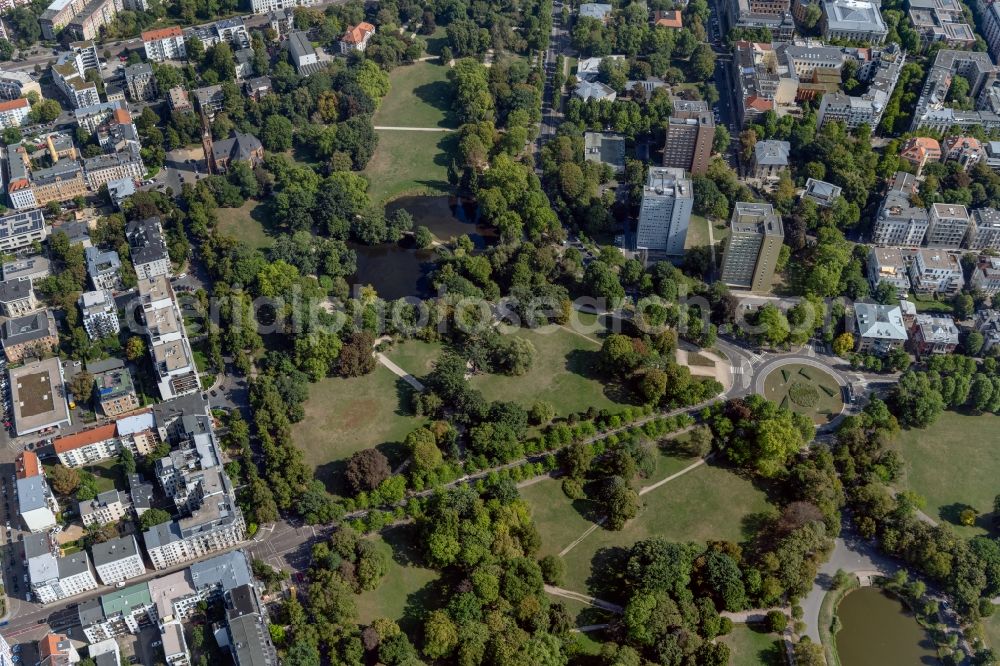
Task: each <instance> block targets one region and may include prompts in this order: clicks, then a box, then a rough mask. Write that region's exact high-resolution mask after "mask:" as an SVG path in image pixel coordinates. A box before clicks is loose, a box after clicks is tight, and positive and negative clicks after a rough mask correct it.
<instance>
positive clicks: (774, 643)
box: [719, 624, 785, 666]
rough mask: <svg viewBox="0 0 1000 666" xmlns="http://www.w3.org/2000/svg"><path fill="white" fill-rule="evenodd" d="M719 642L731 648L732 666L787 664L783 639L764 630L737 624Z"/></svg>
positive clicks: (777, 665) (730, 659)
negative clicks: (782, 643)
mask: <svg viewBox="0 0 1000 666" xmlns="http://www.w3.org/2000/svg"><path fill="white" fill-rule="evenodd" d="M719 640H720V641H722V642H723V643H725V644H726V645H728V646H729V650H730V652H729V664H730V666H762V665H763V666H781V665H782V664H784V663H785V649H784V647H783V646H782V645H781V639H780V638H779V637H778V636H777V635H776V634H769V633H766V632H765V631H764V630H763V629H759V630H758V628H757V627H754V626H751V625H746V624H737V625H734V626H733V630H732V631H731V632H729V633H728V634H726V635H725V636H722V637H721V638H720V639H719Z"/></svg>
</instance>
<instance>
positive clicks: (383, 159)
mask: <svg viewBox="0 0 1000 666" xmlns="http://www.w3.org/2000/svg"><path fill="white" fill-rule="evenodd" d="M376 133H377V134H378V147H377V148H376V149H375V154H374V155H373V156H372V159H371V161H370V162H368V166H367V167H365V170H364V171H363V172H362V174H363V175H364V176H366V177H367V178H368V182H369V188H368V193H369V194H370V195H371V198H372V201H375V202H376V203H388V202H389V201H391V200H392V199H396V198H399V197H401V196H405V195H435V194H445V193H447V192H448V191H449V189H450V187H451V186H450V185H449V184H448V165H449V164H450V163H451V157H450V155H451V153H452V151H453V150H454V146H455V142H456V140H457V138H456V137H457V135H455V134H453V133H452V134H449V133H443V132H407V131H400V130H376Z"/></svg>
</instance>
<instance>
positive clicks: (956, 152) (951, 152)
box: [942, 136, 986, 171]
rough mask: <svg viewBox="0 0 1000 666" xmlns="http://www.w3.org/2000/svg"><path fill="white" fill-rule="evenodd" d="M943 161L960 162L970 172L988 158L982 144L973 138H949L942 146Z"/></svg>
mask: <svg viewBox="0 0 1000 666" xmlns="http://www.w3.org/2000/svg"><path fill="white" fill-rule="evenodd" d="M942 149H943V150H942V152H943V160H944V161H945V162H958V163H959V164H960V165H961V167H962V169H963V170H965V171H968V170H969V169H971V168H972V167H974V166H976V165H977V164H979V162H981V161H982V160H983V159H985V157H986V151H985V150H984V149H983V144H982V142H981V141H980V140H979V139H977V138H975V137H972V136H949V137H947V138H946V139H945V140H944V144H943V145H942Z"/></svg>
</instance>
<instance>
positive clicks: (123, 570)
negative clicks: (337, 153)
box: [90, 534, 148, 593]
mask: <svg viewBox="0 0 1000 666" xmlns="http://www.w3.org/2000/svg"><path fill="white" fill-rule="evenodd" d="M90 554H91V556H92V557H93V559H94V569H96V570H97V576H98V577H99V578H100V579H101V582H102V583H104V584H105V585H114V584H115V583H120V582H121V581H123V580H128V579H130V578H136V577H137V576H141V575H143V574H144V573H146V566H145V565H144V564H143V563H142V554H141V553H140V552H139V544H138V543H136V540H135V537H134V536H132V535H131V534H130V535H128V536H123V537H119V538H117V539H111V540H110V541H105V542H104V543H98V544H94V545H93V546H91V548H90ZM147 593H148V590H147Z"/></svg>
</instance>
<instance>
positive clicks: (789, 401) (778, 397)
mask: <svg viewBox="0 0 1000 666" xmlns="http://www.w3.org/2000/svg"><path fill="white" fill-rule="evenodd" d="M764 396H765V397H766V398H767V399H769V400H772V401H774V402H776V403H778V404H780V405H781V406H782V407H787V408H789V409H791V410H792V411H793V412H797V413H799V414H804V415H805V416H808V417H809V418H811V419H812V420H813V422H815V423H817V424H823V423H827V422H829V421H831V420H833V419H834V418H835V417H836V416H837V415H838V414H840V412H841V410H842V409H843V407H844V401H843V399H842V398H841V392H840V385H839V384H837V381H836V380H835V379H834V378H833V376H832V375H830V374H829V373H827V372H824V371H823V370H820V369H819V368H814V367H812V366H810V365H802V364H798V363H796V364H791V365H783V366H781V367H780V368H777V369H775V370H772V371H771V372H770V373H768V375H767V377H765V378H764Z"/></svg>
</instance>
